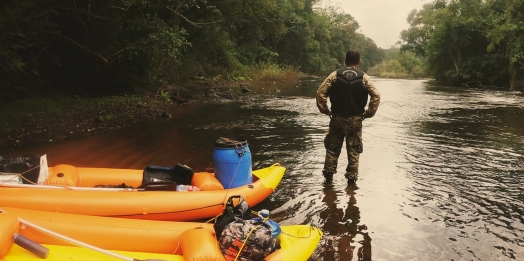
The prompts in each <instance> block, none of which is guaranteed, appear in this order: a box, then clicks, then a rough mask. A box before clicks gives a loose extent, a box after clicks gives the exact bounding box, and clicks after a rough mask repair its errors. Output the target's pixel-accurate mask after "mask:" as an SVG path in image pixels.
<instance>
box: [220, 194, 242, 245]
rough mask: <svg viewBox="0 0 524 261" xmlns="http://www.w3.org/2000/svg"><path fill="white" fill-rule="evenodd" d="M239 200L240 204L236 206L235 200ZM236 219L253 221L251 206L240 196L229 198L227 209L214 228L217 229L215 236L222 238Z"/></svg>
mask: <svg viewBox="0 0 524 261" xmlns="http://www.w3.org/2000/svg"><path fill="white" fill-rule="evenodd" d="M234 198H237V199H238V204H237V205H236V206H235V205H234V203H233V199H234ZM235 219H251V209H250V208H249V205H248V204H247V202H246V201H245V200H244V198H243V197H242V196H240V195H235V196H231V197H229V199H228V200H227V203H226V208H225V209H224V212H222V215H220V216H218V217H217V219H216V222H215V224H214V225H213V227H214V228H215V235H216V237H217V238H219V237H220V235H221V234H222V231H223V230H224V228H225V227H226V226H227V225H228V224H229V223H231V222H233V221H235Z"/></svg>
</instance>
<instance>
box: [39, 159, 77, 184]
mask: <svg viewBox="0 0 524 261" xmlns="http://www.w3.org/2000/svg"><path fill="white" fill-rule="evenodd" d="M79 181H80V174H79V173H78V169H77V168H76V167H75V166H71V165H68V164H60V165H56V166H55V167H54V168H53V169H52V171H50V173H49V176H48V177H47V179H46V181H45V184H46V185H54V186H77V185H78V182H79Z"/></svg>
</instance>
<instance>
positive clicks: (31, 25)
mask: <svg viewBox="0 0 524 261" xmlns="http://www.w3.org/2000/svg"><path fill="white" fill-rule="evenodd" d="M315 3H316V0H250V1H244V0H223V1H209V2H208V1H207V0H74V1H57V0H38V1H36V0H16V1H15V0H3V1H1V2H0V92H1V93H2V95H1V96H0V99H3V100H7V101H9V100H12V99H16V98H19V97H27V96H38V95H41V94H46V93H51V94H53V95H56V93H63V94H66V95H71V94H76V95H84V96H94V95H106V94H121V93H132V92H136V91H138V90H155V89H157V88H160V87H162V86H166V85H172V84H177V83H180V82H183V81H185V80H187V79H192V78H198V79H213V80H220V79H236V78H237V77H242V76H246V75H247V73H248V70H250V69H252V68H257V66H260V65H261V64H265V65H269V66H270V67H271V68H296V69H298V70H301V71H303V72H306V73H311V74H318V73H326V72H329V71H331V70H334V69H336V68H339V67H341V66H343V56H344V53H345V52H346V51H347V50H349V49H356V50H358V51H360V52H361V54H362V59H363V62H362V65H361V66H362V68H363V69H364V70H366V69H367V68H370V67H372V66H373V65H375V64H377V63H379V62H381V61H382V57H383V52H382V50H381V49H380V48H378V47H377V46H376V45H375V43H374V42H373V41H372V40H371V39H369V38H366V37H365V36H364V35H362V34H360V33H358V32H357V29H358V27H359V25H358V23H357V21H355V19H354V18H353V17H352V16H351V15H349V14H346V13H343V12H340V11H338V10H337V9H336V8H333V7H327V8H319V7H315Z"/></svg>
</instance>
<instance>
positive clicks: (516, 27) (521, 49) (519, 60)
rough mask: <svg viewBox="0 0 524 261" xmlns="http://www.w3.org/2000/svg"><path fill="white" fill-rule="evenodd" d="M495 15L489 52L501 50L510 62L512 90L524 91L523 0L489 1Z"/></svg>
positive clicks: (490, 35) (490, 33) (490, 34)
mask: <svg viewBox="0 0 524 261" xmlns="http://www.w3.org/2000/svg"><path fill="white" fill-rule="evenodd" d="M489 3H490V6H491V8H492V10H493V11H494V13H495V14H496V15H493V19H494V24H495V25H496V26H495V28H494V29H493V30H491V31H490V32H489V34H488V36H489V38H490V39H491V40H492V42H491V44H490V45H489V50H490V51H492V52H496V51H497V48H501V49H502V50H503V51H504V52H505V55H506V58H507V59H508V60H509V72H510V75H511V82H510V89H511V90H524V2H523V1H521V0H493V1H489Z"/></svg>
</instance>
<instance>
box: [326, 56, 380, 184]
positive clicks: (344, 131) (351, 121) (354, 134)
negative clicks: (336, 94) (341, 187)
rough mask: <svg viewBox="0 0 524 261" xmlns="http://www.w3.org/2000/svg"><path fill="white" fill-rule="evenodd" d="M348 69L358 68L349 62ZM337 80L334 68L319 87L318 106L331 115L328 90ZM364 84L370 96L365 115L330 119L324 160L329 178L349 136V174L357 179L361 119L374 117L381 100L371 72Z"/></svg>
mask: <svg viewBox="0 0 524 261" xmlns="http://www.w3.org/2000/svg"><path fill="white" fill-rule="evenodd" d="M347 68H348V69H357V67H356V66H348V67H347ZM336 80H337V71H334V72H332V73H331V74H330V75H329V76H328V77H327V78H326V79H325V80H324V82H323V83H322V84H321V85H320V87H319V88H318V90H317V95H316V102H317V107H318V110H319V111H320V112H321V113H323V114H327V115H331V110H330V109H329V108H328V105H327V101H328V98H329V90H330V88H331V86H332V85H333V83H335V82H336ZM362 82H363V83H364V88H366V90H367V92H368V94H369V96H370V100H369V103H368V105H367V108H366V111H365V112H364V113H363V114H362V115H355V116H347V115H337V114H333V115H331V116H332V117H331V121H330V122H329V132H328V134H327V135H326V138H325V139H324V146H325V147H326V160H325V163H324V170H323V171H322V172H323V173H324V176H326V178H327V177H328V176H329V177H332V176H333V174H335V173H337V163H338V157H339V156H340V151H341V149H342V145H343V142H344V139H345V140H346V149H347V154H348V165H347V167H346V174H345V176H346V178H348V179H353V180H357V179H358V162H359V155H360V153H362V151H363V146H362V120H363V119H364V118H371V117H373V116H375V113H376V112H377V110H378V106H379V104H380V93H379V91H378V90H377V88H376V87H375V84H374V83H373V81H371V78H370V77H369V75H367V74H364V76H363V78H362Z"/></svg>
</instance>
